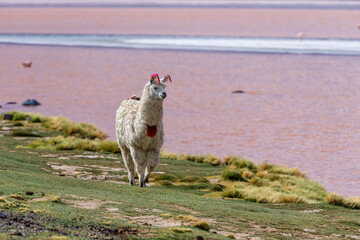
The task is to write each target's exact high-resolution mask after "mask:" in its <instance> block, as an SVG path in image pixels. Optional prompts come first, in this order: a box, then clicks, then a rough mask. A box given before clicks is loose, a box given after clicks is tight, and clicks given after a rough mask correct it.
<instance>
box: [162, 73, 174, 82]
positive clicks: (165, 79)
mask: <svg viewBox="0 0 360 240" xmlns="http://www.w3.org/2000/svg"><path fill="white" fill-rule="evenodd" d="M160 81H161V82H162V83H165V82H166V81H170V82H172V80H171V77H170V75H169V74H168V75H166V76H165V77H163V78H162V79H161V80H160Z"/></svg>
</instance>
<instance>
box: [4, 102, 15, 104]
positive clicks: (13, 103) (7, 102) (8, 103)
mask: <svg viewBox="0 0 360 240" xmlns="http://www.w3.org/2000/svg"><path fill="white" fill-rule="evenodd" d="M6 104H17V103H16V102H7V103H6Z"/></svg>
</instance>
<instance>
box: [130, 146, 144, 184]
mask: <svg viewBox="0 0 360 240" xmlns="http://www.w3.org/2000/svg"><path fill="white" fill-rule="evenodd" d="M131 156H132V158H133V160H134V163H135V168H136V172H137V174H138V176H139V186H140V187H146V185H145V170H146V164H147V153H146V152H145V151H143V150H141V149H139V148H131Z"/></svg>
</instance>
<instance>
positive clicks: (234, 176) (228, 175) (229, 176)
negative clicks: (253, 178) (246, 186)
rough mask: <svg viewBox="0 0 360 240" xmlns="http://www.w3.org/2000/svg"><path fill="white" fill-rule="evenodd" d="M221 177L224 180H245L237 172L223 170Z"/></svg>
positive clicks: (240, 173) (239, 172)
mask: <svg viewBox="0 0 360 240" xmlns="http://www.w3.org/2000/svg"><path fill="white" fill-rule="evenodd" d="M221 177H222V178H223V179H224V180H230V181H245V179H244V178H243V177H242V172H241V171H238V170H231V169H225V170H224V171H223V173H222V175H221Z"/></svg>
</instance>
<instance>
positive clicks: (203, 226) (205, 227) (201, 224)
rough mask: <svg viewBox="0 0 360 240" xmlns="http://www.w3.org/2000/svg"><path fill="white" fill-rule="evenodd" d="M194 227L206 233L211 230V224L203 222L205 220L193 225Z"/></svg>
mask: <svg viewBox="0 0 360 240" xmlns="http://www.w3.org/2000/svg"><path fill="white" fill-rule="evenodd" d="M193 226H194V227H196V228H199V229H201V230H204V231H209V230H210V226H209V224H208V223H207V222H205V221H203V220H202V221H197V222H195V223H193Z"/></svg>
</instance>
